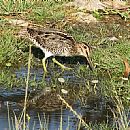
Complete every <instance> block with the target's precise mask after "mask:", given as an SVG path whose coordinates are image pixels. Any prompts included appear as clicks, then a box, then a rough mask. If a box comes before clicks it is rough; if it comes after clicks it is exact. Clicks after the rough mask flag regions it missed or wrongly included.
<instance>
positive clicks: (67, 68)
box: [52, 58, 72, 70]
mask: <svg viewBox="0 0 130 130" xmlns="http://www.w3.org/2000/svg"><path fill="white" fill-rule="evenodd" d="M52 61H53V62H54V63H56V64H57V65H59V66H60V67H61V68H62V69H63V70H71V69H72V68H69V67H66V66H64V65H63V64H61V63H60V62H58V61H57V60H56V59H55V58H53V59H52Z"/></svg>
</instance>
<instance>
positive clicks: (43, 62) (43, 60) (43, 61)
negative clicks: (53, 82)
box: [42, 57, 47, 73]
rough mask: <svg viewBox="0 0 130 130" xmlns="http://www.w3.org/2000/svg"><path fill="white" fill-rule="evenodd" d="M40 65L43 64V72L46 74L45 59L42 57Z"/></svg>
mask: <svg viewBox="0 0 130 130" xmlns="http://www.w3.org/2000/svg"><path fill="white" fill-rule="evenodd" d="M42 64H43V69H44V72H45V73H47V69H46V57H44V58H43V59H42Z"/></svg>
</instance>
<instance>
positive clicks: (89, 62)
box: [86, 56, 94, 70]
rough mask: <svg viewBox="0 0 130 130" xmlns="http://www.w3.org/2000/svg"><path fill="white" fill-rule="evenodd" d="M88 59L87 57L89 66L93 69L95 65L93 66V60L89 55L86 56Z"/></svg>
mask: <svg viewBox="0 0 130 130" xmlns="http://www.w3.org/2000/svg"><path fill="white" fill-rule="evenodd" d="M86 59H87V62H88V65H89V68H90V69H91V70H93V69H94V67H93V64H92V61H91V60H90V58H89V57H88V56H86Z"/></svg>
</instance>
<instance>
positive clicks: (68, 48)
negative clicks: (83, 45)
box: [27, 28, 76, 56]
mask: <svg viewBox="0 0 130 130" xmlns="http://www.w3.org/2000/svg"><path fill="white" fill-rule="evenodd" d="M27 31H28V33H29V36H30V38H31V39H33V40H35V41H36V42H37V43H36V46H38V47H41V48H45V49H46V50H47V51H50V52H52V53H53V54H55V55H64V56H69V55H71V54H72V53H74V51H76V48H75V45H76V43H75V40H74V39H73V37H72V36H69V35H68V34H66V33H63V32H59V31H53V30H38V29H32V28H27ZM34 44H35V42H34Z"/></svg>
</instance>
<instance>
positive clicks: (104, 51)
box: [0, 0, 130, 130]
mask: <svg viewBox="0 0 130 130" xmlns="http://www.w3.org/2000/svg"><path fill="white" fill-rule="evenodd" d="M64 3H65V2H56V1H53V0H52V1H42V0H39V1H35V0H34V1H33V0H30V1H21V2H20V1H16V3H14V1H12V0H6V1H4V0H1V1H0V69H1V70H0V87H1V88H2V87H3V86H4V87H7V88H12V87H19V86H20V87H21V86H23V87H24V86H26V87H28V85H29V87H30V86H33V87H34V86H35V87H41V88H43V87H46V85H47V84H46V81H44V79H42V81H36V79H35V78H34V79H31V80H29V79H28V80H29V81H28V80H27V81H28V83H27V82H25V81H26V78H25V77H24V78H21V79H18V78H17V77H16V75H15V70H16V69H19V68H20V67H23V66H24V67H27V64H28V53H29V49H28V48H29V44H28V43H27V42H25V41H24V40H20V39H18V38H17V37H16V34H17V32H18V31H19V30H20V27H18V26H12V25H11V24H9V19H20V20H25V21H29V22H30V23H32V24H36V25H41V26H43V27H46V28H49V27H51V28H55V29H59V30H62V31H65V32H68V33H69V34H70V35H72V36H73V37H74V38H75V39H76V41H78V42H86V43H88V44H89V45H90V46H92V51H91V58H92V61H93V63H94V64H95V66H96V68H95V70H94V72H91V71H90V70H89V69H88V68H86V66H85V65H79V66H78V67H74V70H72V73H73V74H74V75H75V76H77V77H80V78H83V79H90V80H93V79H98V80H99V85H95V86H94V87H93V86H91V84H89V83H88V82H87V83H86V84H85V87H86V93H87V94H88V93H94V94H95V95H96V94H97V93H98V91H100V94H101V95H102V96H104V97H105V98H106V99H107V98H111V99H112V100H113V102H114V103H115V104H116V107H117V108H118V109H117V113H119V117H120V118H121V120H122V121H124V122H121V123H122V126H120V125H121V124H120V125H119V127H121V128H122V130H125V129H127V127H128V124H127V123H128V122H126V115H125V114H124V113H122V111H124V109H125V108H127V109H129V100H130V82H129V80H127V81H124V80H123V79H122V77H123V72H124V64H123V60H124V59H128V61H129V63H130V25H129V21H127V20H128V19H129V12H124V13H123V12H122V13H119V12H118V11H117V10H116V11H115V12H116V14H120V15H121V17H123V18H124V19H125V21H124V20H122V19H121V17H120V18H119V17H118V18H117V17H115V18H114V16H109V13H108V17H109V18H108V19H107V18H105V15H106V14H105V15H104V14H103V13H102V14H101V13H99V12H94V13H93V15H94V16H95V17H96V18H98V19H100V21H99V22H98V23H92V24H91V23H90V24H89V25H88V24H85V23H82V24H81V23H79V22H75V24H73V22H71V21H69V20H67V17H66V15H67V11H66V10H69V8H68V9H67V8H65V7H64ZM30 65H31V68H33V67H39V68H41V67H42V64H41V60H39V61H38V60H37V58H35V57H34V56H32V59H31V64H30ZM50 66H51V67H53V68H54V66H53V63H51V65H48V67H50ZM28 68H29V67H28ZM52 70H53V71H54V75H53V77H52V78H51V85H52V86H51V87H55V86H58V87H59V86H62V87H64V86H65V85H66V86H67V82H65V83H64V85H62V84H60V85H59V84H58V83H57V78H58V77H59V76H61V77H62V76H63V75H64V73H63V74H62V73H60V74H59V73H58V71H57V70H54V69H52ZM88 77H90V78H88ZM90 82H91V81H90ZM91 87H93V88H94V91H92V90H91ZM84 91H85V90H84V89H83V90H82V89H81V88H80V91H79V95H78V96H79V98H80V96H81V95H82V96H83V97H85V96H86V95H87V94H86V93H84ZM26 98H27V97H26ZM85 98H87V97H85ZM25 101H26V99H25ZM25 105H26V103H25ZM25 112H26V111H25ZM117 113H116V114H117ZM117 115H118V114H117ZM117 115H115V117H116V116H117ZM24 116H25V115H24ZM117 117H118V116H117ZM24 118H25V117H24ZM119 122H120V121H119ZM24 123H25V122H24ZM123 123H124V124H123ZM90 127H91V125H90ZM109 127H110V126H109V125H108V124H101V125H94V130H98V129H99V130H107V129H108V130H110V129H113V130H114V129H115V128H113V127H114V126H112V128H109Z"/></svg>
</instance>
